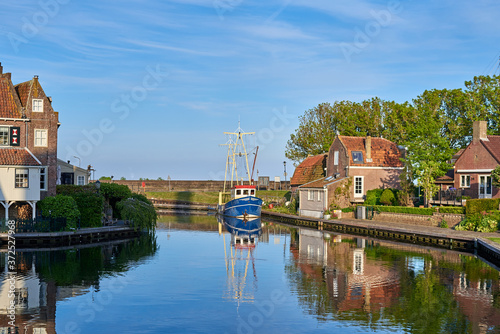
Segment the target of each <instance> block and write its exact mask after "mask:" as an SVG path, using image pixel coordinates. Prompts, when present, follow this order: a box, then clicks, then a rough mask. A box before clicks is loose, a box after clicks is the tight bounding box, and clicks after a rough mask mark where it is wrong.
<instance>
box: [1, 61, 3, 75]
mask: <svg viewBox="0 0 500 334" xmlns="http://www.w3.org/2000/svg"><path fill="white" fill-rule="evenodd" d="M2 73H3V66H2V63H0V74H2Z"/></svg>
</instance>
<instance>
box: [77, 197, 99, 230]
mask: <svg viewBox="0 0 500 334" xmlns="http://www.w3.org/2000/svg"><path fill="white" fill-rule="evenodd" d="M72 197H73V198H74V199H75V201H76V204H77V205H78V209H79V210H80V214H81V219H80V222H81V223H80V226H81V227H99V226H102V210H103V207H104V197H102V196H101V195H99V194H94V193H75V194H73V195H72Z"/></svg>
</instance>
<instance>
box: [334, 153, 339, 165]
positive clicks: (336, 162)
mask: <svg viewBox="0 0 500 334" xmlns="http://www.w3.org/2000/svg"><path fill="white" fill-rule="evenodd" d="M333 165H334V166H338V165H339V151H335V152H333Z"/></svg>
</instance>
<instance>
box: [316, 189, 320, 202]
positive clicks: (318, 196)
mask: <svg viewBox="0 0 500 334" xmlns="http://www.w3.org/2000/svg"><path fill="white" fill-rule="evenodd" d="M317 192H318V202H319V201H321V191H319V190H317Z"/></svg>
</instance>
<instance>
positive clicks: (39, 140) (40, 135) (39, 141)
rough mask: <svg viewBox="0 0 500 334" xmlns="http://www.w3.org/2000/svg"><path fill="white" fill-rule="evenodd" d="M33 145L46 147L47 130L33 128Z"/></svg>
mask: <svg viewBox="0 0 500 334" xmlns="http://www.w3.org/2000/svg"><path fill="white" fill-rule="evenodd" d="M35 146H36V147H47V130H46V129H35Z"/></svg>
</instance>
